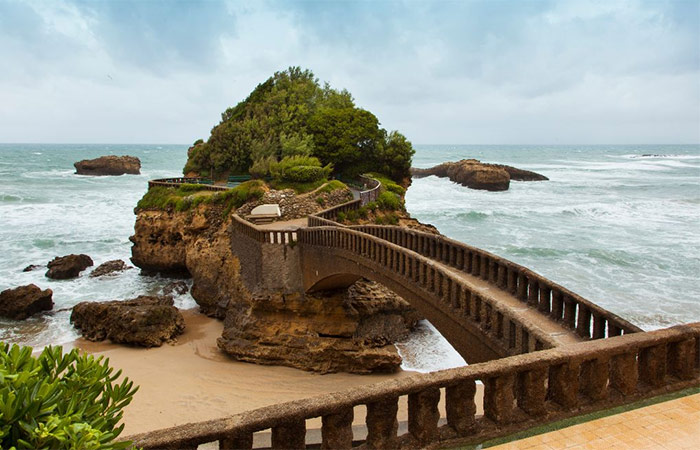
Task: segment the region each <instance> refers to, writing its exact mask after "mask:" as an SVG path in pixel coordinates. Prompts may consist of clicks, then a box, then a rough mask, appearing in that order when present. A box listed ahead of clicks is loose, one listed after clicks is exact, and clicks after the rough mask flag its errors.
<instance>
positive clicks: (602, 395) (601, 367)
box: [580, 357, 610, 401]
mask: <svg viewBox="0 0 700 450" xmlns="http://www.w3.org/2000/svg"><path fill="white" fill-rule="evenodd" d="M609 375H610V359H609V358H607V357H601V358H598V359H594V360H592V361H586V362H584V363H583V364H582V365H581V377H580V379H581V388H582V390H583V393H584V395H586V397H588V398H590V399H591V400H593V401H598V400H603V399H606V398H608V379H609Z"/></svg>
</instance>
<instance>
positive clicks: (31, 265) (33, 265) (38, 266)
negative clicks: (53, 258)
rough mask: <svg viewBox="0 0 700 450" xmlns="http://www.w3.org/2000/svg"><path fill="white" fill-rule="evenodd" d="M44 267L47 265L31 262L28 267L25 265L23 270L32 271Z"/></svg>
mask: <svg viewBox="0 0 700 450" xmlns="http://www.w3.org/2000/svg"><path fill="white" fill-rule="evenodd" d="M42 267H46V266H41V265H39V264H30V265H28V266H27V267H25V268H24V269H22V272H31V271H32V270H36V269H41V268H42Z"/></svg>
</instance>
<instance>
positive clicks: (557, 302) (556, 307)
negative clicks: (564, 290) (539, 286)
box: [549, 290, 564, 321]
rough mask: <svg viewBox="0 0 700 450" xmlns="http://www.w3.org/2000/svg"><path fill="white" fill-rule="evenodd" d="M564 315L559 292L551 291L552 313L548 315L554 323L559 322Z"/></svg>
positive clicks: (562, 301)
mask: <svg viewBox="0 0 700 450" xmlns="http://www.w3.org/2000/svg"><path fill="white" fill-rule="evenodd" d="M563 314H564V299H563V298H562V294H561V291H559V290H553V291H552V312H551V313H550V314H549V315H550V317H552V318H553V319H554V320H556V321H560V320H561V319H562V316H563Z"/></svg>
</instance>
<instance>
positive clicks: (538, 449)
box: [489, 394, 700, 450]
mask: <svg viewBox="0 0 700 450" xmlns="http://www.w3.org/2000/svg"><path fill="white" fill-rule="evenodd" d="M698 448H700V394H694V395H688V396H686V397H681V398H677V399H675V400H669V401H666V402H661V403H657V404H655V405H651V406H646V407H643V408H639V409H633V410H631V411H626V412H623V413H620V414H615V415H612V416H608V417H603V418H601V419H596V420H591V421H589V422H584V423H581V424H578V425H573V426H570V427H567V428H562V429H559V430H556V431H552V432H549V433H544V434H539V435H537V436H532V437H529V438H525V439H521V440H519V441H513V442H509V443H507V444H502V445H497V446H494V447H489V449H490V450H491V449H492V450H511V449H513V450H515V449H518V450H520V449H528V450H553V449H576V450H581V449H615V450H618V449H621V450H624V449H634V450H642V449H667V450H686V449H687V450H690V449H693V450H694V449H698Z"/></svg>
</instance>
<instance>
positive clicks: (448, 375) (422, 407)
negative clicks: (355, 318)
mask: <svg viewBox="0 0 700 450" xmlns="http://www.w3.org/2000/svg"><path fill="white" fill-rule="evenodd" d="M180 182H182V181H180ZM368 184H369V189H368V190H367V191H364V192H362V195H360V198H359V199H357V200H354V201H351V202H348V203H345V204H342V205H339V206H336V207H333V208H330V209H327V210H325V211H322V212H320V213H318V214H314V215H311V216H309V217H308V219H307V220H308V223H307V226H305V227H298V228H295V229H279V228H277V229H275V228H274V227H273V228H272V229H271V228H270V227H259V226H256V225H254V224H252V223H250V222H248V221H247V220H245V219H244V218H242V217H239V216H237V215H235V214H234V215H232V221H231V249H232V251H233V253H234V254H236V255H237V256H238V257H239V258H240V259H241V260H242V261H245V264H243V265H242V266H241V276H242V279H243V280H244V282H245V283H246V284H247V285H248V287H249V288H250V289H259V288H263V289H275V290H286V291H296V292H313V291H319V290H329V289H338V288H344V287H348V286H350V285H351V284H352V283H354V282H355V281H357V280H358V279H360V278H367V279H370V280H372V281H376V282H379V283H381V284H383V285H385V286H386V287H388V288H389V289H391V290H392V291H394V292H396V293H397V294H398V295H400V296H402V297H403V298H404V299H405V300H406V301H408V302H409V303H410V304H411V306H413V307H414V308H415V309H417V310H418V311H419V312H420V313H421V314H422V315H423V316H424V317H425V318H426V319H428V320H429V321H430V322H431V323H432V324H433V325H434V326H435V327H436V328H437V329H438V331H440V333H441V334H442V335H443V336H444V337H445V338H446V339H447V340H448V341H449V342H450V344H451V345H452V346H453V347H454V348H455V349H456V350H457V351H458V352H459V353H460V355H462V356H463V357H464V359H465V360H466V361H467V362H468V363H469V365H468V366H465V367H461V368H456V369H449V370H443V371H439V372H434V373H429V374H418V375H415V376H412V377H407V378H406V379H400V380H394V381H390V382H385V383H379V384H376V385H372V386H367V387H362V388H356V389H353V390H351V391H347V392H338V393H333V394H328V395H324V396H320V397H316V398H311V399H306V400H299V401H294V402H289V403H285V404H281V405H275V406H271V407H265V408H260V409H257V410H254V411H250V412H247V413H243V414H238V415H235V416H231V417H229V418H226V419H219V420H213V421H208V422H201V423H196V424H188V425H184V426H179V427H174V428H170V429H167V430H160V431H156V432H152V433H147V434H144V435H139V436H132V437H131V439H134V441H135V445H136V446H138V447H143V448H147V449H152V448H153V449H155V448H191V449H194V448H197V446H198V445H199V444H203V443H207V442H213V441H218V442H219V448H221V449H234V448H235V449H238V448H245V449H249V448H253V447H254V442H255V440H254V436H255V434H256V433H261V432H269V433H270V435H271V446H272V448H307V445H311V446H312V447H313V446H314V445H316V446H318V445H319V444H320V446H321V448H327V449H344V448H354V447H358V446H359V447H362V448H375V449H385V448H421V447H429V448H440V447H443V446H450V445H453V446H454V445H460V444H469V443H479V442H483V441H484V440H486V439H490V438H494V437H498V436H503V435H506V434H510V433H514V432H516V431H520V430H523V429H526V428H528V427H531V426H534V425H538V424H542V423H547V422H551V421H554V420H560V419H562V418H566V417H571V416H574V415H579V414H584V413H587V412H591V411H596V410H600V409H604V408H610V407H612V406H615V405H619V404H624V403H629V402H632V401H635V400H639V399H640V398H647V397H650V396H654V395H658V394H660V393H666V392H669V391H674V390H680V389H683V388H686V387H690V386H698V385H700V323H695V324H688V325H680V326H676V327H672V328H668V329H665V330H658V331H654V332H643V330H641V329H640V328H638V327H636V326H635V325H633V324H631V323H630V322H628V321H626V320H624V319H623V318H621V317H619V316H617V315H615V314H614V313H612V312H610V311H607V310H605V309H604V308H601V307H600V306H598V305H596V304H594V303H593V302H591V301H588V300H586V299H584V298H582V297H581V296H579V295H577V294H576V293H574V292H571V291H570V290H568V289H566V288H564V287H562V286H560V285H558V284H556V283H554V282H552V281H551V280H548V279H546V278H544V277H543V276H541V275H539V274H537V273H535V272H533V271H531V270H529V269H527V268H525V267H522V266H520V265H518V264H516V263H513V262H511V261H508V260H506V259H503V258H501V257H499V256H496V255H494V254H491V253H489V252H486V251H484V250H481V249H478V248H475V247H471V246H468V245H466V244H463V243H461V242H457V241H454V240H451V239H449V238H446V237H444V236H441V235H436V234H430V233H426V232H422V231H418V230H413V229H408V228H403V227H398V226H380V225H358V226H345V225H343V224H340V223H338V222H336V219H337V216H338V213H341V212H347V211H350V210H352V209H357V208H359V207H361V206H362V205H363V204H366V203H367V202H369V201H371V200H372V199H373V198H374V197H376V193H377V192H378V191H379V189H380V185H379V183H378V182H375V183H371V182H370V183H368ZM477 384H482V385H483V393H482V394H479V393H478V392H477V391H479V389H477ZM401 397H407V399H408V420H407V427H406V430H405V431H406V432H405V433H403V434H401V435H399V432H398V422H399V421H398V405H399V400H400V398H401ZM358 408H361V409H363V411H364V416H365V418H364V426H363V427H360V428H359V429H358V427H357V426H353V422H354V416H355V410H356V409H358ZM477 411H483V414H478V415H477ZM319 417H320V418H321V419H322V420H321V430H320V437H319V439H318V440H319V442H313V441H314V440H313V439H311V435H312V434H313V433H309V435H308V436H307V425H306V421H307V420H309V419H314V418H319ZM256 448H257V447H256Z"/></svg>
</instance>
